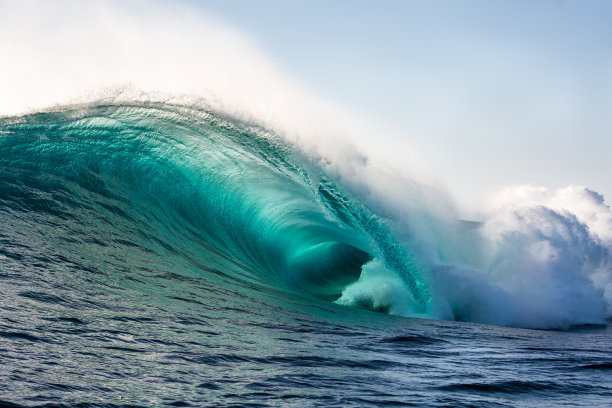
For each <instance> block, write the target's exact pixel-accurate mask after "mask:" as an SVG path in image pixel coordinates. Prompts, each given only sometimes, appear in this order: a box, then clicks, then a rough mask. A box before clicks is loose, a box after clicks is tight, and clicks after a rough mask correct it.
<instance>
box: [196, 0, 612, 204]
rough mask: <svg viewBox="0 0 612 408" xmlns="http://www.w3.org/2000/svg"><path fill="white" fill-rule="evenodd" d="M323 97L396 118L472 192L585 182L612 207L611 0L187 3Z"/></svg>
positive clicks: (452, 184)
mask: <svg viewBox="0 0 612 408" xmlns="http://www.w3.org/2000/svg"><path fill="white" fill-rule="evenodd" d="M188 2H189V3H191V4H195V5H197V6H198V7H201V8H203V9H204V10H207V11H208V12H209V13H211V14H213V15H215V16H217V17H218V18H219V19H220V20H221V21H224V22H226V23H228V24H229V25H231V26H234V27H236V28H238V29H239V30H241V31H242V32H243V33H245V34H246V35H248V36H250V37H251V38H252V39H253V40H255V42H257V43H258V44H259V46H260V47H261V48H262V49H263V50H264V51H265V52H266V53H267V55H268V56H269V57H270V58H271V59H272V60H274V61H275V62H276V63H278V64H279V65H280V66H281V67H282V68H283V69H284V70H285V71H286V72H287V73H289V74H290V75H292V76H293V77H294V78H296V79H297V80H299V81H300V82H301V83H302V84H304V85H305V86H306V87H307V88H309V89H311V90H313V91H314V92H315V93H317V94H318V95H320V96H322V97H324V98H327V99H329V100H332V101H335V102H337V103H340V104H342V105H345V106H348V107H350V108H352V109H354V110H356V111H357V112H366V113H367V114H368V115H370V116H372V117H373V118H374V119H377V120H379V121H384V122H385V123H388V124H391V125H393V126H394V127H395V128H397V129H399V130H400V131H401V134H402V137H401V138H399V139H393V140H388V141H387V143H390V144H393V145H394V147H397V148H402V147H403V145H402V142H403V139H405V140H410V141H411V142H412V143H415V144H416V145H418V146H419V147H420V148H421V149H422V150H423V151H424V152H425V153H426V155H427V156H428V157H429V158H430V159H431V160H432V161H434V167H435V168H437V169H438V170H439V173H440V175H441V176H442V178H443V179H444V180H445V181H446V182H447V184H448V186H449V188H450V190H451V191H453V192H454V193H455V194H456V195H458V196H460V197H459V198H460V200H463V201H470V198H469V197H478V196H480V195H481V194H482V193H483V192H486V191H493V190H496V189H498V188H500V187H503V186H505V185H511V184H523V183H531V184H536V185H543V186H547V187H552V188H555V187H560V186H564V185H567V184H581V185H586V186H588V187H591V188H593V189H595V190H596V191H599V192H601V193H603V194H604V195H605V196H606V201H608V203H610V202H612V158H611V157H610V156H611V155H612V2H610V1H588V0H581V1H578V0H576V1H560V0H559V1H544V0H542V1H519V0H515V1H418V2H417V1H337V0H336V1H312V0H311V1H276V0H258V1H247V0H244V1H238V0H219V1H210V0H202V1H196V0H191V1H188Z"/></svg>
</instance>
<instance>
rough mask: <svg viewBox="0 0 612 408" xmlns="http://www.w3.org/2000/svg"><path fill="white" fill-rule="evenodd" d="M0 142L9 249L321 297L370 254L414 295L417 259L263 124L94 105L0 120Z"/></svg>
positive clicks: (188, 111) (93, 265) (173, 110)
mask: <svg viewBox="0 0 612 408" xmlns="http://www.w3.org/2000/svg"><path fill="white" fill-rule="evenodd" d="M0 151H1V152H2V154H1V155H2V157H3V159H2V167H1V168H2V218H3V225H4V226H5V228H4V229H5V233H10V232H11V231H15V233H16V234H18V235H17V236H9V237H7V238H8V239H9V241H10V242H14V245H15V246H17V247H18V248H22V247H24V246H27V247H28V248H30V249H31V250H32V251H40V248H41V247H40V245H44V247H45V248H48V251H50V252H53V253H58V254H62V255H61V256H63V257H66V259H67V262H68V261H69V262H78V263H79V264H83V267H84V268H85V269H87V270H92V269H94V270H96V271H104V270H106V271H108V270H109V268H110V269H111V270H113V271H131V270H134V269H137V270H140V269H147V268H160V267H162V269H163V270H167V271H175V270H179V271H182V270H187V271H190V272H191V273H201V274H204V275H206V276H208V277H210V278H211V279H214V280H220V281H222V282H224V283H226V284H228V285H232V286H235V287H237V288H240V289H241V290H247V291H249V290H257V291H261V292H262V293H265V292H266V291H267V290H270V289H274V290H278V289H281V290H288V291H291V292H299V293H302V294H306V295H309V296H313V297H317V298H321V299H326V300H332V301H334V300H336V299H338V298H339V297H340V296H341V294H342V292H343V290H344V289H345V288H346V287H347V286H348V285H349V284H351V283H353V282H355V281H357V280H358V279H359V277H360V276H361V273H362V268H363V267H364V265H366V264H370V263H372V262H374V259H377V260H381V261H382V262H384V263H386V264H395V265H399V266H401V268H398V273H401V275H400V276H402V278H403V282H404V284H405V285H406V286H407V287H408V288H410V293H411V296H412V297H413V298H414V303H415V305H417V306H418V307H419V308H420V311H421V312H425V310H426V308H427V305H428V292H427V288H426V287H425V285H424V283H423V276H422V275H423V274H422V272H420V271H419V270H417V269H416V268H415V267H414V266H413V265H412V264H411V263H410V262H409V260H408V259H406V258H403V257H405V256H407V254H406V253H402V252H401V251H397V250H393V247H394V245H398V244H397V242H395V241H393V238H392V237H391V236H390V235H388V236H387V234H385V227H384V224H383V223H380V222H377V221H376V217H375V216H374V214H372V213H371V212H370V211H369V210H368V209H367V208H366V207H365V206H363V205H360V204H359V203H357V204H356V203H355V202H352V201H351V200H349V199H348V198H347V197H346V196H344V195H343V194H342V193H341V192H340V190H339V189H338V188H337V187H336V186H335V184H334V183H333V182H332V181H331V180H330V179H328V178H326V176H325V174H324V173H323V172H321V171H319V170H317V169H316V168H315V167H313V166H310V168H309V165H308V162H307V161H305V160H304V159H302V158H301V157H300V156H299V155H298V154H297V153H296V152H295V151H294V150H292V149H291V148H290V147H289V146H288V145H286V144H284V143H282V142H281V141H280V140H279V139H278V138H276V137H274V136H273V135H271V134H270V133H266V132H265V131H263V130H262V129H259V128H255V127H249V126H247V125H244V124H240V123H237V122H232V121H230V120H225V119H221V118H220V117H218V116H215V115H213V114H212V113H210V112H207V111H204V110H199V109H194V108H186V107H177V106H171V105H162V104H156V105H155V104H132V105H129V104H128V105H121V106H94V107H88V108H83V109H69V110H66V111H58V112H52V113H41V114H36V115H31V116H27V117H24V118H18V119H9V120H5V123H4V125H3V134H2V144H1V147H0ZM24 239H25V240H27V242H24ZM34 243H36V244H34ZM7 250H8V249H7ZM127 254H129V256H126V255H127ZM9 255H10V254H9ZM5 256H7V254H5ZM75 258H76V259H75ZM77 259H78V261H77ZM253 288H257V289H253Z"/></svg>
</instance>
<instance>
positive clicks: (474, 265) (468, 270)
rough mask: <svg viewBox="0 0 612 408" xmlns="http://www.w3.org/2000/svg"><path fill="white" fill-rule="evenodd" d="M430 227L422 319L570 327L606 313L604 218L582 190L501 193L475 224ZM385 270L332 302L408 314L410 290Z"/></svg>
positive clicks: (608, 277)
mask: <svg viewBox="0 0 612 408" xmlns="http://www.w3.org/2000/svg"><path fill="white" fill-rule="evenodd" d="M437 229H438V234H437V236H436V238H435V240H433V241H430V242H429V244H430V251H429V258H428V260H427V262H429V264H428V267H429V269H430V271H431V275H430V285H431V287H432V298H433V299H432V302H431V308H430V310H429V311H428V314H427V316H429V317H435V318H441V319H457V320H465V321H472V322H481V323H490V324H500V325H510V326H520V327H529V328H569V327H572V326H574V325H580V324H605V322H606V318H609V317H611V316H612V234H611V232H612V211H611V210H610V207H609V206H607V205H606V204H605V202H604V200H603V197H602V196H600V195H599V194H597V193H595V192H593V191H591V190H588V189H587V188H584V187H580V186H569V187H566V188H562V189H559V190H548V189H545V188H542V187H533V186H520V187H513V188H506V189H504V190H502V191H501V192H500V193H498V194H497V195H495V196H494V197H492V198H491V200H490V205H489V214H488V217H487V219H486V220H485V221H484V222H482V223H480V224H478V225H477V224H471V225H469V226H467V227H466V226H465V225H464V226H463V227H462V226H461V225H460V226H457V225H455V226H452V225H448V224H447V225H443V224H440V223H438V224H437ZM387 273H388V272H385V271H381V269H380V268H377V267H376V265H369V266H367V267H366V268H365V273H364V274H363V275H362V278H361V279H360V281H359V282H357V283H355V284H354V285H352V286H350V287H349V288H347V290H345V292H344V294H343V296H342V298H341V299H340V300H339V303H342V304H352V305H357V306H364V305H368V306H365V307H373V308H383V309H388V310H389V311H390V312H391V313H394V314H400V315H415V312H414V311H415V308H414V305H413V304H412V303H411V302H410V301H407V299H409V296H410V295H409V293H407V291H406V289H405V288H404V287H403V285H402V284H401V282H398V281H397V280H394V279H392V278H389V277H386V276H385V274H387ZM382 282H384V284H383V283H382Z"/></svg>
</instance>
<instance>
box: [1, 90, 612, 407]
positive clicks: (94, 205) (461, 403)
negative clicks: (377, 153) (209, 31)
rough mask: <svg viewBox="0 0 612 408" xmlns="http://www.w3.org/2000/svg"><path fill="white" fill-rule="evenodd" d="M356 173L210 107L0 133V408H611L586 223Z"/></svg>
mask: <svg viewBox="0 0 612 408" xmlns="http://www.w3.org/2000/svg"><path fill="white" fill-rule="evenodd" d="M322 163H323V164H322ZM355 174H359V171H358V170H355V169H352V170H351V169H349V170H346V171H339V170H338V169H337V168H336V167H333V166H326V165H325V159H324V158H321V157H316V155H312V154H307V153H306V152H304V151H302V150H300V149H298V148H297V147H295V146H294V145H293V144H291V143H288V142H286V141H285V140H284V139H283V138H281V137H278V136H276V135H275V134H274V133H272V132H270V131H267V130H265V129H262V128H260V127H257V126H254V125H252V124H248V123H244V122H240V121H238V120H234V119H231V118H228V117H224V116H223V115H219V114H215V113H213V112H211V111H208V110H206V109H204V108H202V107H193V106H181V105H172V104H164V103H153V102H138V103H137V102H134V103H125V102H124V103H106V104H101V103H100V104H88V105H81V106H70V107H64V108H57V109H55V110H50V111H46V112H42V113H36V114H29V115H26V116H18V117H4V118H0V294H1V296H0V405H8V406H159V405H168V406H215V407H223V406H295V407H305V406H320V407H336V406H337V407H349V406H355V407H365V406H372V407H380V406H418V407H421V406H431V407H523V406H524V407H532V406H538V407H560V406H568V407H569V406H584V407H606V406H611V405H612V329H611V328H610V326H609V325H608V323H609V320H607V319H609V315H610V313H609V304H607V303H606V302H607V298H608V296H609V292H607V290H609V287H610V285H609V280H608V277H609V276H610V264H609V253H608V246H607V245H606V243H605V240H604V239H602V238H601V236H603V235H602V234H600V235H599V236H598V235H597V234H595V233H594V231H595V230H596V229H595V227H594V226H592V225H591V226H590V227H589V226H587V225H586V224H585V222H582V221H581V220H580V217H579V216H575V215H568V214H567V213H563V212H560V211H555V210H553V209H550V208H548V207H543V206H536V207H534V208H532V209H530V210H529V211H528V210H525V209H522V210H520V211H518V212H515V213H513V214H514V215H515V218H513V220H516V219H520V220H521V222H523V224H521V225H522V226H523V227H522V228H520V229H517V228H514V229H512V228H510V227H508V226H507V225H508V224H503V225H504V228H501V227H500V228H498V229H497V230H496V231H502V232H503V233H499V234H498V235H496V237H498V238H499V237H501V238H500V239H497V240H492V241H487V237H488V236H489V235H487V234H485V233H484V232H483V231H485V232H486V231H488V232H490V230H491V225H497V226H499V225H500V223H499V222H497V223H493V224H491V223H490V222H486V221H479V222H472V221H465V220H454V221H453V220H450V221H449V220H448V219H445V220H442V221H440V220H439V219H438V218H437V216H436V214H434V213H428V212H427V211H423V210H422V209H421V210H419V209H418V208H417V210H414V209H413V210H411V211H407V212H405V213H401V212H399V211H398V210H397V207H395V206H394V205H392V204H388V205H387V206H385V205H382V204H381V203H384V202H385V200H382V199H381V197H379V196H376V194H374V192H375V191H376V190H375V189H369V190H368V189H364V188H363V185H362V184H359V183H355V181H354V177H350V176H351V175H353V176H354V175H355ZM579 192H580V194H585V197H587V198H589V199H592V201H593V202H594V203H595V204H598V203H599V204H602V205H603V199H602V198H600V197H599V196H598V195H597V194H596V193H593V192H590V191H588V190H580V191H579ZM374 196H376V197H374ZM598 200H599V201H598ZM606 208H607V207H606ZM517 214H518V215H520V216H517ZM498 221H499V220H498ZM536 225H537V226H539V227H538V228H539V229H538V228H536V227H535V226H536ZM411 226H412V227H411ZM414 226H416V227H414ZM441 237H442V238H443V239H442V238H441ZM493 244H495V245H493ZM477 249H478V250H477ZM483 253H485V254H489V253H490V254H493V255H494V256H493V255H492V256H491V257H487V256H483V255H482V254H483ZM536 267H537V268H540V269H537V271H542V272H541V273H539V274H536V273H535V272H534V271H535V270H536V269H535V268H536ZM514 270H520V271H524V270H528V271H530V275H526V274H523V273H519V274H518V275H509V274H511V272H512V271H514ZM532 276H537V277H536V278H533V277H532ZM542 329H546V330H542Z"/></svg>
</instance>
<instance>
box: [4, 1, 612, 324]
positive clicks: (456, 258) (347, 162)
mask: <svg viewBox="0 0 612 408" xmlns="http://www.w3.org/2000/svg"><path fill="white" fill-rule="evenodd" d="M0 56H1V58H2V62H1V63H0V114H4V115H7V114H19V113H23V112H27V111H35V110H41V109H44V108H48V107H50V106H53V105H54V104H65V103H84V102H87V101H96V100H98V101H99V100H105V99H107V100H109V101H129V100H134V99H137V100H138V99H156V100H163V101H169V102H176V103H204V104H205V105H206V106H209V107H212V108H213V109H215V110H217V111H219V112H222V113H225V114H228V115H231V116H234V117H238V118H239V119H242V120H247V121H253V122H255V123H257V124H260V125H263V126H264V127H267V128H270V129H272V130H274V131H276V132H277V133H279V134H281V135H283V136H284V137H286V138H287V139H288V140H290V141H291V142H293V143H295V144H296V145H298V146H299V147H300V148H301V149H302V150H303V151H304V152H306V153H307V154H309V155H310V156H311V157H313V158H314V159H315V160H318V162H319V163H320V164H322V165H323V166H324V167H325V169H326V170H327V171H328V172H329V173H330V174H332V175H333V176H334V177H335V178H336V179H337V180H339V181H340V182H341V183H343V184H344V185H345V186H347V188H349V189H350V190H351V191H352V192H353V193H355V194H358V195H360V196H361V197H362V198H363V199H364V200H365V202H366V203H368V205H369V206H371V207H372V208H373V209H374V210H375V211H376V212H378V213H379V214H380V215H382V216H383V218H387V219H390V220H391V224H393V225H394V226H395V227H394V228H393V231H394V232H395V233H396V234H397V235H398V236H399V237H400V238H401V239H404V240H405V241H406V242H407V245H408V246H409V247H410V248H411V249H412V250H415V251H418V252H419V253H421V255H422V256H421V258H422V259H423V263H424V265H425V266H426V269H428V271H429V272H428V273H425V274H426V275H427V276H426V278H427V279H429V284H430V285H431V287H432V290H433V292H432V295H433V301H432V307H431V310H430V311H429V314H428V316H430V317H439V318H457V319H464V320H470V321H479V322H486V323H495V324H510V325H517V326H526V327H568V326H570V325H572V324H581V323H601V322H602V321H603V319H604V318H605V316H606V315H608V316H609V315H610V313H611V306H610V305H611V304H612V286H611V282H612V278H611V272H610V259H609V252H610V250H611V249H610V248H611V242H612V221H611V220H612V215H611V214H610V210H609V208H608V207H607V206H606V205H605V203H604V201H603V198H602V197H600V196H598V195H597V194H596V193H593V192H591V191H589V190H586V189H584V188H579V187H570V188H567V189H563V190H559V191H548V190H545V189H541V188H533V187H523V188H515V189H508V190H506V191H504V192H503V193H501V194H500V195H499V196H498V197H497V198H496V200H495V205H493V206H492V207H491V208H492V209H491V213H490V216H489V217H488V221H486V222H485V223H484V224H483V226H482V227H480V228H475V227H470V228H467V229H466V228H456V224H455V223H454V221H453V220H454V216H455V212H454V210H453V205H452V204H451V203H450V200H449V199H448V198H447V197H446V196H445V194H444V193H443V192H442V191H440V190H439V189H438V188H435V187H430V186H429V185H430V184H432V183H433V184H435V181H434V178H433V177H432V173H433V172H432V170H431V168H430V166H429V165H428V164H426V163H424V160H423V159H422V157H421V156H422V155H421V154H420V153H419V151H418V150H417V149H414V148H413V149H403V150H402V151H399V152H398V151H395V150H396V149H394V148H393V146H387V145H385V144H384V143H381V138H380V137H379V135H380V134H381V133H388V132H392V130H390V129H385V128H384V127H383V126H380V125H379V124H377V125H376V126H374V125H372V124H369V123H367V122H366V121H365V120H363V118H356V117H355V116H354V115H350V114H349V113H348V112H346V111H345V110H343V109H342V108H339V107H337V106H333V105H332V104H329V103H326V102H325V101H322V100H321V99H319V98H317V97H315V96H313V95H312V94H311V93H309V92H308V91H306V90H304V89H303V88H302V87H300V86H299V85H298V84H297V83H295V82H294V81H293V80H292V79H291V78H290V77H288V76H287V75H285V74H284V73H283V72H282V71H281V70H280V69H279V67H278V66H277V65H275V64H274V63H273V62H271V61H270V60H269V59H268V58H266V57H265V56H264V55H263V53H262V52H260V51H259V50H258V47H257V46H256V44H254V43H252V42H251V41H250V40H249V39H248V38H247V37H246V36H244V35H242V34H240V33H239V32H237V31H236V30H234V29H231V28H228V27H227V26H225V25H223V24H222V23H220V22H219V21H216V20H215V19H214V18H212V17H211V16H209V15H206V14H204V13H202V12H201V11H199V10H197V9H193V8H190V7H188V6H185V5H180V6H177V5H176V4H173V5H170V4H167V3H157V2H144V1H129V2H125V3H120V2H111V1H79V2H68V1H61V0H60V1H53V2H43V1H23V2H12V1H8V0H0ZM392 139H393V138H386V140H392ZM362 151H366V152H368V154H367V155H364V154H362V153H360V152H362ZM340 303H345V304H357V305H361V306H363V305H369V306H368V307H373V308H378V309H381V310H383V309H384V310H387V311H389V312H391V313H394V314H401V315H415V311H414V310H415V307H414V304H413V302H412V299H411V295H410V293H409V291H408V290H407V289H406V288H405V287H404V285H403V282H402V280H401V279H398V278H397V276H396V275H394V274H393V273H392V272H390V271H389V270H388V269H386V267H385V266H384V265H382V263H380V262H374V263H372V264H370V265H368V266H367V267H366V268H365V269H364V273H363V276H362V279H361V280H360V281H359V282H357V283H356V284H355V285H353V286H351V287H349V288H347V290H346V291H345V293H344V295H343V297H342V298H341V299H340ZM606 308H607V311H606Z"/></svg>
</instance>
